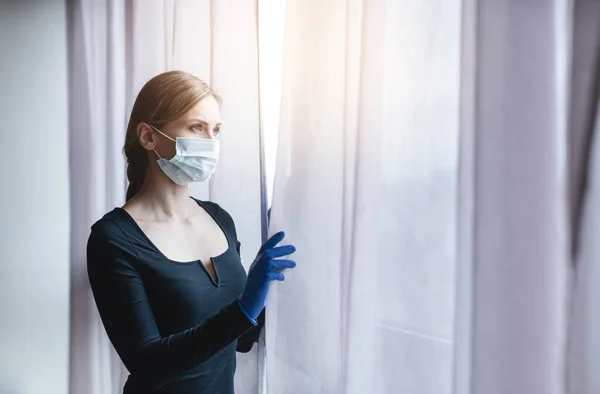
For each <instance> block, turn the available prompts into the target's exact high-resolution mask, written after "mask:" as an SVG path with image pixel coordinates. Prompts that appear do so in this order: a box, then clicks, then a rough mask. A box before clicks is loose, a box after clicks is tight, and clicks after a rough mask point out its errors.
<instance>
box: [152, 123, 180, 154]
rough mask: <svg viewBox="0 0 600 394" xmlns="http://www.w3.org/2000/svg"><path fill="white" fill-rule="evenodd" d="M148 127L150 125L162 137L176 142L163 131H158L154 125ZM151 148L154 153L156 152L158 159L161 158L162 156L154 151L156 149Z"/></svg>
mask: <svg viewBox="0 0 600 394" xmlns="http://www.w3.org/2000/svg"><path fill="white" fill-rule="evenodd" d="M148 124H150V123H148ZM150 127H152V128H153V129H154V130H156V131H157V132H158V133H159V134H160V135H162V136H163V137H167V138H168V139H170V140H171V141H173V142H176V141H175V140H174V139H173V138H171V137H169V136H168V135H166V134H165V133H163V132H162V131H160V130H159V129H157V128H156V127H154V126H153V125H150ZM152 150H153V151H154V153H156V156H158V158H159V159H162V157H160V155H159V154H158V152H157V151H156V149H152Z"/></svg>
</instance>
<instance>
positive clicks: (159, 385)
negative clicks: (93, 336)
mask: <svg viewBox="0 0 600 394" xmlns="http://www.w3.org/2000/svg"><path fill="white" fill-rule="evenodd" d="M198 204H199V205H200V206H201V207H202V208H204V209H205V210H206V211H207V212H208V213H209V214H210V215H211V216H212V218H213V219H214V220H215V221H216V223H217V224H218V225H219V226H220V227H221V229H222V230H223V232H224V233H225V236H226V238H227V242H228V245H229V246H228V248H227V250H226V251H225V252H224V253H223V254H221V255H219V256H217V257H214V258H213V259H212V263H213V266H214V269H215V272H216V275H215V277H216V280H213V278H212V277H211V275H210V274H209V272H208V271H207V270H206V268H205V266H204V265H203V264H202V262H201V261H197V262H192V263H178V262H175V261H171V260H169V259H167V258H166V257H165V256H164V255H163V254H162V253H161V252H160V251H159V250H158V249H157V248H156V246H154V244H153V243H152V242H151V241H150V240H149V239H148V237H147V236H146V235H145V234H144V232H143V231H142V230H141V229H140V228H139V227H138V225H137V223H136V222H135V221H134V220H133V218H131V216H129V214H128V213H127V212H126V211H125V210H123V209H122V208H115V209H114V210H113V211H111V212H109V213H107V214H106V215H105V216H104V217H103V218H102V219H100V220H99V221H98V222H96V223H95V224H94V225H93V226H92V232H91V235H90V237H89V240H88V246H87V268H88V275H89V280H90V284H91V288H92V291H93V294H94V299H95V301H96V305H97V306H98V310H99V312H100V317H101V318H102V322H103V324H104V327H105V329H106V332H107V333H108V337H109V338H110V341H111V342H112V344H113V346H114V347H115V349H116V351H117V353H118V354H119V356H120V357H121V360H122V361H123V363H124V364H125V366H126V367H127V369H128V370H129V372H130V376H129V378H128V380H127V383H126V384H125V388H124V391H123V392H124V394H134V393H135V394H138V393H144V394H157V393H161V394H180V393H181V394H183V393H185V394H203V393H207V394H208V393H210V394H217V393H220V394H233V393H234V391H233V374H234V372H235V367H236V358H235V357H236V356H235V352H236V349H237V350H238V351H240V352H247V351H249V350H250V349H251V348H252V344H253V343H254V341H255V340H256V338H257V337H258V334H259V331H260V328H261V325H262V324H263V322H264V312H263V314H261V316H260V317H259V319H258V321H259V323H258V325H257V326H254V325H253V324H252V323H251V322H250V320H249V319H248V318H247V317H246V315H245V314H244V313H243V311H242V310H241V309H240V306H239V304H238V302H237V298H238V297H239V296H240V294H241V293H242V291H243V289H244V286H245V281H246V272H245V270H244V267H243V266H242V264H241V261H240V255H239V248H240V243H239V241H238V240H237V235H236V232H235V225H234V223H233V220H232V219H231V217H230V216H229V214H228V213H227V212H226V211H225V210H223V209H222V208H221V207H220V206H219V205H217V204H215V203H211V202H203V201H198ZM238 339H239V340H238Z"/></svg>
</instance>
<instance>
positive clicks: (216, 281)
mask: <svg viewBox="0 0 600 394" xmlns="http://www.w3.org/2000/svg"><path fill="white" fill-rule="evenodd" d="M190 198H191V199H192V200H194V201H195V202H196V203H197V204H198V206H200V208H202V209H203V210H204V211H205V212H206V213H207V214H208V215H209V216H210V217H211V218H212V220H213V221H214V222H215V223H216V224H217V226H219V228H220V229H221V231H222V232H223V235H224V236H225V239H226V241H227V249H225V251H224V252H223V253H221V254H219V255H217V256H213V257H209V259H208V260H209V261H210V262H211V264H212V266H213V269H214V270H215V276H214V277H213V276H212V274H211V273H210V272H209V271H208V268H206V264H204V262H203V261H202V260H201V259H196V260H192V261H177V260H173V259H170V258H168V257H167V256H166V255H165V254H164V253H163V252H162V251H161V250H160V249H159V248H158V247H157V246H156V245H155V244H154V242H152V240H151V239H150V237H148V235H147V234H146V233H145V232H144V230H142V228H141V227H140V225H139V224H138V223H137V222H136V220H135V219H134V218H133V216H131V214H130V213H129V212H127V211H126V210H125V209H123V208H122V207H116V208H115V209H116V210H118V211H120V212H121V213H122V214H123V215H124V216H125V217H126V218H127V220H128V221H129V222H131V224H132V225H133V226H134V227H135V228H136V229H137V231H138V232H139V233H140V234H141V235H142V237H143V238H144V239H145V240H146V242H148V244H149V245H150V246H151V247H152V248H153V249H154V251H155V252H156V253H158V254H159V255H160V256H161V258H162V259H164V260H167V261H168V262H169V263H172V264H177V265H191V266H193V265H196V264H199V265H200V266H201V267H202V270H203V271H204V272H205V274H206V276H208V278H209V279H210V281H211V283H212V284H213V285H214V286H215V287H219V286H220V285H221V280H220V278H219V271H218V268H217V265H216V264H215V260H217V259H219V258H221V257H223V256H225V255H226V254H227V253H228V252H229V251H230V250H231V240H230V239H229V235H227V232H226V231H225V229H224V228H223V225H222V224H221V223H220V222H219V221H218V220H217V218H216V216H215V215H214V214H213V213H212V212H211V210H210V209H209V208H207V207H206V206H205V205H204V203H203V202H202V201H200V200H196V199H195V198H193V197H190Z"/></svg>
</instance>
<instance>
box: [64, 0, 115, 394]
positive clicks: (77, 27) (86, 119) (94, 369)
mask: <svg viewBox="0 0 600 394" xmlns="http://www.w3.org/2000/svg"><path fill="white" fill-rule="evenodd" d="M68 13H69V37H68V38H69V64H70V69H69V76H70V80H69V94H70V98H69V101H70V107H69V109H70V115H69V116H70V117H69V121H70V126H69V127H70V141H69V144H70V149H69V150H70V183H71V333H70V335H71V344H70V392H71V393H73V394H81V393H86V394H109V393H119V392H121V390H122V382H123V381H124V379H125V377H126V375H127V372H126V371H125V369H124V367H123V366H122V364H121V362H120V360H119V358H118V356H117V354H116V353H115V351H114V350H113V348H112V346H111V344H110V342H109V340H108V337H107V336H106V333H105V331H104V328H103V326H102V323H101V321H100V317H99V315H98V313H97V310H96V305H95V304H94V300H93V296H92V293H91V290H90V288H89V283H88V278H87V271H86V257H85V245H86V243H87V237H88V235H89V229H90V226H91V225H92V223H94V222H95V221H96V220H98V219H99V218H100V217H101V216H102V215H103V214H104V213H105V212H107V211H108V210H110V209H112V208H114V207H115V206H120V205H122V204H123V202H124V196H125V172H124V169H125V166H124V162H123V159H122V155H121V147H122V144H123V141H124V139H125V122H126V120H125V118H126V114H125V46H124V40H123V37H124V34H125V23H124V20H125V6H124V2H123V1H119V0H105V1H95V0H81V1H75V0H74V1H70V2H69V3H68Z"/></svg>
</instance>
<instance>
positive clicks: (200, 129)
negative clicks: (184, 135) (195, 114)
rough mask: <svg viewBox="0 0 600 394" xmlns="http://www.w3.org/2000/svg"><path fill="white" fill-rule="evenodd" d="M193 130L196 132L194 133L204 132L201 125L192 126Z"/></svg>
mask: <svg viewBox="0 0 600 394" xmlns="http://www.w3.org/2000/svg"><path fill="white" fill-rule="evenodd" d="M192 130H194V131H202V125H199V124H197V125H193V126H192Z"/></svg>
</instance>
